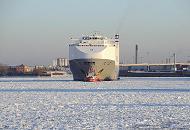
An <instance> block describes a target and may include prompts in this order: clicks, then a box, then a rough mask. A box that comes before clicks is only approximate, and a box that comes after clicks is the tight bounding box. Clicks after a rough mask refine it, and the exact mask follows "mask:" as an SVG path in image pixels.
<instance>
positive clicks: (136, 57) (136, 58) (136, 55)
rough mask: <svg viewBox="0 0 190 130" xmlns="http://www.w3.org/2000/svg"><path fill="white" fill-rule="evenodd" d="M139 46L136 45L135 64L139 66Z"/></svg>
mask: <svg viewBox="0 0 190 130" xmlns="http://www.w3.org/2000/svg"><path fill="white" fill-rule="evenodd" d="M137 60H138V45H137V44H136V46H135V64H137V63H138V61H137Z"/></svg>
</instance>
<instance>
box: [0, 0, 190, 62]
mask: <svg viewBox="0 0 190 130" xmlns="http://www.w3.org/2000/svg"><path fill="white" fill-rule="evenodd" d="M94 31H98V32H101V33H102V34H104V35H105V36H108V37H112V36H113V35H114V34H115V33H117V32H119V34H120V55H121V56H120V60H121V61H122V62H127V63H133V62H134V48H135V44H138V45H139V55H140V56H139V62H150V63H161V62H164V61H165V60H166V58H172V57H171V56H172V54H173V53H174V52H175V53H176V55H177V61H181V62H185V61H187V60H190V1H189V0H1V1H0V63H5V64H10V65H17V64H21V63H24V64H30V65H39V64H45V65H47V64H51V62H52V60H53V59H55V58H57V57H68V43H69V42H71V41H70V38H71V37H80V36H81V35H82V34H89V33H93V32H94Z"/></svg>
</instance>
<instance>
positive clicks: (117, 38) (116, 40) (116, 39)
mask: <svg viewBox="0 0 190 130" xmlns="http://www.w3.org/2000/svg"><path fill="white" fill-rule="evenodd" d="M115 42H119V34H115Z"/></svg>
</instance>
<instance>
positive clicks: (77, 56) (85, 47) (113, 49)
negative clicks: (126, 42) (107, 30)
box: [69, 34, 119, 82]
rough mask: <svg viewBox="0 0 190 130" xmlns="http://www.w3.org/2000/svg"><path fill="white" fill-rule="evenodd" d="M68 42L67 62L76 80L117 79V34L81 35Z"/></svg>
mask: <svg viewBox="0 0 190 130" xmlns="http://www.w3.org/2000/svg"><path fill="white" fill-rule="evenodd" d="M73 42H74V43H71V44H69V64H70V70H71V72H72V74H73V79H74V80H76V81H89V82H93V81H103V80H117V79H118V75H119V35H118V34H116V35H115V38H113V39H111V38H107V37H104V36H101V35H98V34H93V35H90V36H83V37H82V38H80V39H75V40H73Z"/></svg>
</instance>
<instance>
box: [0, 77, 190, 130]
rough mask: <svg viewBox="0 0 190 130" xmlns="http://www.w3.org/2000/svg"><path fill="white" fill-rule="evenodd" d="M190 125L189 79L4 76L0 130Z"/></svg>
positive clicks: (0, 108) (1, 82) (189, 126)
mask: <svg viewBox="0 0 190 130" xmlns="http://www.w3.org/2000/svg"><path fill="white" fill-rule="evenodd" d="M139 128H145V129H146V128H148V129H153V128H155V129H156V128H160V129H165V128H166V129H189V128H190V78H121V80H119V81H105V82H96V83H89V82H79V81H72V77H71V76H65V77H60V78H58V77H56V78H50V77H43V78H42V77H36V78H35V77H34V78H20V77H19V78H18V77H14V78H0V129H36V130H37V129H79V130H81V129H85V130H86V129H89V130H90V129H94V130H99V129H102V130H105V129H139Z"/></svg>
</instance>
